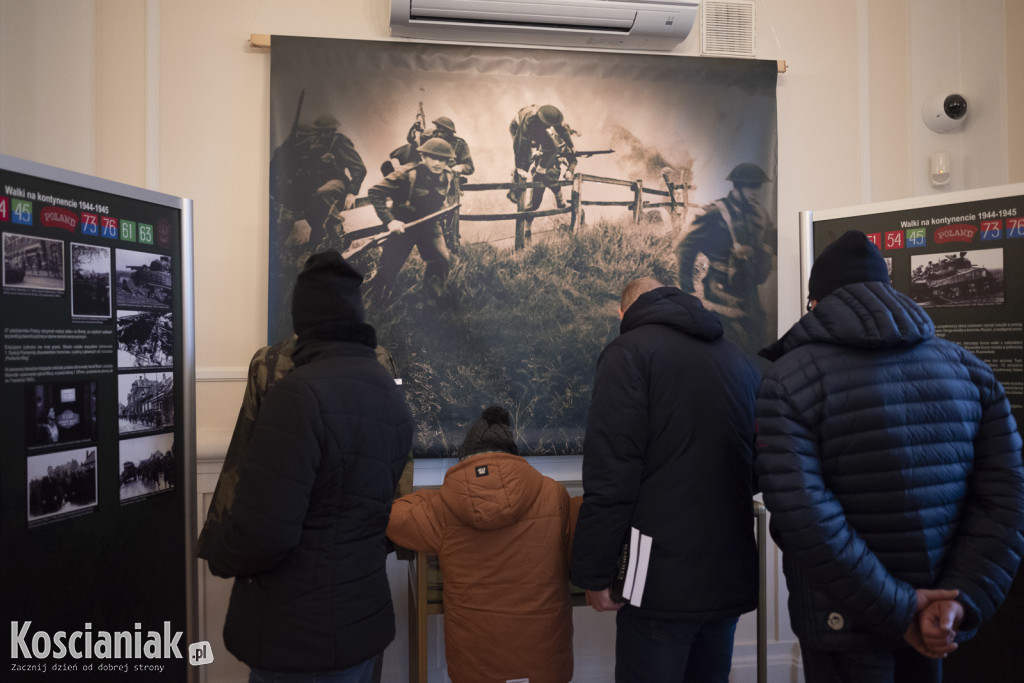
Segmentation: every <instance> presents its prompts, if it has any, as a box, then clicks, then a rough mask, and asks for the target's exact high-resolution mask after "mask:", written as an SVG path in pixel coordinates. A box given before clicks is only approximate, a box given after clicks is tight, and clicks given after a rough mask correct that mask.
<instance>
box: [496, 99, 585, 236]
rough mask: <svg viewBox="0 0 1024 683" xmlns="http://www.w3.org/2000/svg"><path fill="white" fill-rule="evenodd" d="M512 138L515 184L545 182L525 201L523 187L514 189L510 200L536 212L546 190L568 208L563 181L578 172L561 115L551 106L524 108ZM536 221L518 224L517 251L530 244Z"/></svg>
mask: <svg viewBox="0 0 1024 683" xmlns="http://www.w3.org/2000/svg"><path fill="white" fill-rule="evenodd" d="M508 132H509V134H510V135H511V136H512V153H513V155H514V157H515V164H516V167H515V171H513V173H512V180H513V182H515V183H524V182H534V183H543V184H544V187H540V188H534V189H532V190H531V192H530V195H529V197H530V198H529V201H528V202H527V201H526V199H525V198H526V191H525V188H523V187H513V188H512V189H511V190H509V193H508V198H509V200H510V201H512V202H515V204H516V206H517V210H518V211H536V210H537V209H538V208H539V207H540V204H541V201H542V200H543V199H544V190H545V188H547V189H549V190H551V194H553V195H554V197H555V204H556V205H557V206H558V207H559V208H561V207H563V206H565V200H564V199H562V191H561V188H560V187H559V186H558V185H557V183H558V182H559V181H560V180H572V178H573V173H575V171H576V153H575V150H574V148H573V144H572V139H571V137H570V136H571V135H572V133H573V131H572V129H571V128H570V127H569V126H567V125H566V124H565V123H564V119H563V116H562V112H561V111H560V110H559V109H558V108H557V107H554V106H552V105H550V104H545V105H541V106H537V105H535V104H531V105H529V106H526V107H523V108H522V109H520V110H519V112H518V113H517V114H516V117H515V118H514V119H512V123H510V124H509V127H508ZM532 225H533V218H532V217H526V218H520V219H518V220H517V221H516V243H515V248H516V249H517V250H518V249H522V248H523V247H525V246H526V243H527V242H529V241H530V234H531V226H532Z"/></svg>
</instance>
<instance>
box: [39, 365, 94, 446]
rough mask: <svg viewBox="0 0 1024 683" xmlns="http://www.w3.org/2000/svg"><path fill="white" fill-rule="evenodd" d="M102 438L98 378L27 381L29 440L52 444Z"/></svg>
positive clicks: (40, 444)
mask: <svg viewBox="0 0 1024 683" xmlns="http://www.w3.org/2000/svg"><path fill="white" fill-rule="evenodd" d="M98 438H99V427H98V419H97V415H96V382H95V381H88V380H81V381H57V382H45V383H33V384H27V385H25V444H26V445H27V446H28V447H29V448H48V447H52V446H59V445H67V444H71V443H79V442H85V441H96V440H97V439H98Z"/></svg>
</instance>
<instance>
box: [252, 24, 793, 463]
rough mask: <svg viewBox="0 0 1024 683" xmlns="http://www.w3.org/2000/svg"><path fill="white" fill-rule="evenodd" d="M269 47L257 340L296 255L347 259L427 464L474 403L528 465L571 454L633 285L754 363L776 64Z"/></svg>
mask: <svg viewBox="0 0 1024 683" xmlns="http://www.w3.org/2000/svg"><path fill="white" fill-rule="evenodd" d="M272 41H273V52H272V58H271V64H272V66H271V102H270V141H269V143H270V155H271V156H270V188H269V194H270V225H269V242H270V272H269V301H268V316H269V325H268V327H269V329H268V343H270V344H274V343H277V342H282V341H284V340H287V339H288V338H290V336H291V335H292V329H291V318H290V310H291V306H290V295H291V289H292V286H293V284H294V282H295V277H296V274H297V273H298V271H299V269H300V268H301V266H302V264H303V263H304V261H305V259H306V258H308V256H309V255H310V254H312V253H314V252H316V251H320V250H323V249H329V248H333V249H337V250H339V251H341V252H342V253H343V254H344V255H345V256H346V258H348V259H349V260H350V261H351V262H352V263H353V265H354V266H355V267H356V268H357V269H359V270H360V272H362V273H363V274H364V275H365V277H366V281H365V282H364V299H365V303H366V316H367V322H369V323H371V324H372V325H374V327H375V328H376V330H377V337H378V343H379V344H380V346H381V347H383V348H384V349H386V350H387V351H388V352H390V355H391V357H392V359H393V360H394V364H395V367H396V368H397V371H398V375H399V378H400V380H401V382H402V383H403V386H404V388H405V390H406V395H407V397H408V400H409V403H410V405H411V406H412V409H413V413H414V416H415V418H416V421H417V440H416V445H415V454H416V455H417V456H418V457H447V456H453V455H455V454H456V452H457V449H458V446H459V445H460V444H461V442H462V440H463V438H464V436H465V432H466V429H467V428H468V426H469V425H470V424H471V423H472V422H473V421H474V420H476V419H477V418H478V417H479V415H480V410H481V408H482V407H484V406H486V405H489V404H499V405H503V406H506V407H507V408H508V409H509V410H510V412H511V413H512V415H513V419H514V428H515V433H516V439H517V441H518V443H519V446H520V449H521V452H522V453H523V454H526V455H558V454H568V453H581V452H582V446H583V434H584V428H585V424H586V417H587V411H588V408H589V403H590V393H591V389H592V381H593V374H594V368H595V364H596V362H597V357H598V355H599V354H600V351H601V349H602V348H603V347H604V345H605V344H607V343H608V341H610V340H611V339H612V338H614V336H616V335H617V334H618V324H619V317H618V301H619V296H620V294H621V292H622V289H623V287H624V286H625V285H626V283H627V282H629V281H630V280H631V279H634V278H636V277H643V276H653V277H655V278H658V279H659V280H660V281H661V282H663V283H664V284H666V285H674V286H679V287H680V288H681V289H683V290H684V291H687V292H691V293H693V294H694V295H695V296H698V297H699V298H701V299H702V301H703V302H704V305H705V306H706V307H707V308H709V309H711V310H713V311H715V312H716V313H717V314H718V315H719V317H720V318H721V319H722V322H723V324H724V326H725V328H726V335H727V336H728V337H729V338H731V339H732V340H733V341H734V342H736V343H737V344H739V345H740V346H741V347H742V348H743V349H744V350H746V351H748V352H749V353H750V354H751V355H752V356H753V355H755V354H756V352H757V351H758V350H759V349H760V348H761V347H763V346H764V345H766V344H767V343H770V342H771V341H774V339H775V338H776V323H775V321H776V310H777V305H776V265H775V264H776V260H775V250H776V244H777V238H776V229H775V225H776V206H777V191H776V168H777V134H776V128H777V124H776V95H775V88H776V77H777V65H776V63H775V62H774V61H770V62H766V61H756V60H731V59H706V58H687V57H677V56H668V55H638V54H621V53H617V54H612V53H601V52H581V51H562V50H540V49H525V48H510V47H501V48H498V47H482V46H465V45H444V44H429V45H428V44H418V43H406V42H370V41H349V40H328V39H310V38H289V37H284V36H274V37H273V39H272ZM694 390H696V391H699V387H698V388H694Z"/></svg>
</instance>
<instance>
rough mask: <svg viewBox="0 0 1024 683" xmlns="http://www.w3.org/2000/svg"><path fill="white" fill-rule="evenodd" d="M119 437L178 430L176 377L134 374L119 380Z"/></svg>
mask: <svg viewBox="0 0 1024 683" xmlns="http://www.w3.org/2000/svg"><path fill="white" fill-rule="evenodd" d="M117 425H118V433H119V434H131V433H133V432H150V431H158V430H163V429H166V428H168V427H173V426H174V375H173V374H172V373H171V372H170V371H168V372H144V373H143V372H132V373H127V374H123V375H118V376H117Z"/></svg>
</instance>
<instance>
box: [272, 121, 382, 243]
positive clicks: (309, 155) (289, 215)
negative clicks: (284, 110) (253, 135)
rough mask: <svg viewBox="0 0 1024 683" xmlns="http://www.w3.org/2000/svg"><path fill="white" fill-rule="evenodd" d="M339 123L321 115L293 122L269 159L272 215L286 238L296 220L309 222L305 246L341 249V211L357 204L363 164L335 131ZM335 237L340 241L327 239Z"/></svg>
mask: <svg viewBox="0 0 1024 683" xmlns="http://www.w3.org/2000/svg"><path fill="white" fill-rule="evenodd" d="M339 125H340V122H339V121H338V119H336V118H335V117H334V116H332V115H330V114H323V115H321V116H319V117H317V119H316V120H315V121H314V122H313V125H311V126H310V125H303V126H300V125H296V126H295V127H294V128H293V130H292V134H291V135H289V136H288V139H287V140H285V141H284V143H283V144H282V145H281V146H280V147H278V148H277V149H276V150H275V151H274V154H273V156H272V158H271V160H270V192H271V201H272V207H271V211H272V214H271V216H272V217H273V218H274V219H275V221H276V224H277V228H278V234H279V235H280V237H281V239H284V238H286V237H287V236H288V235H289V234H290V233H291V231H292V228H293V227H294V225H295V223H296V222H297V221H299V220H301V219H303V218H305V219H306V222H308V223H309V240H308V245H309V246H310V248H312V249H313V250H314V251H317V250H320V249H322V248H326V247H331V246H333V247H337V248H340V249H341V250H344V249H345V247H347V246H348V245H347V244H346V243H345V242H346V240H345V237H344V231H343V229H342V223H343V222H344V219H343V218H342V216H341V212H342V211H345V210H347V209H351V208H352V207H353V206H354V205H355V201H356V196H357V195H358V194H359V188H360V187H361V186H362V183H363V180H364V179H365V178H366V166H364V165H363V160H362V158H361V157H360V156H359V153H358V152H356V148H355V146H354V145H353V144H352V141H351V140H349V139H348V138H347V137H346V136H344V135H342V134H341V133H339V132H337V131H338V126H339ZM332 236H333V237H338V238H339V239H340V240H341V244H340V245H337V244H331V243H330V242H331V238H332Z"/></svg>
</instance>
